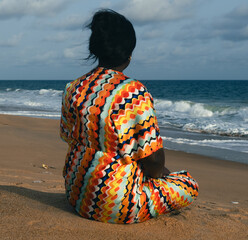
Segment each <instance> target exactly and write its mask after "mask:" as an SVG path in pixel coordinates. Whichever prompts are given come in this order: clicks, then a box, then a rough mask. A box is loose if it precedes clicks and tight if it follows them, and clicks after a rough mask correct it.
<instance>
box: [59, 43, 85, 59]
mask: <svg viewBox="0 0 248 240" xmlns="http://www.w3.org/2000/svg"><path fill="white" fill-rule="evenodd" d="M82 48H83V47H82V46H76V47H72V48H66V49H65V50H64V52H63V55H64V57H65V58H68V59H81V58H82V56H83V55H82Z"/></svg>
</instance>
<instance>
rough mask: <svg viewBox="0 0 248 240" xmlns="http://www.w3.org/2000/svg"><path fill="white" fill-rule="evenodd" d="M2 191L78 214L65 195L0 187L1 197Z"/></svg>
mask: <svg viewBox="0 0 248 240" xmlns="http://www.w3.org/2000/svg"><path fill="white" fill-rule="evenodd" d="M2 191H6V192H9V193H14V194H18V195H20V196H23V197H25V198H29V199H32V200H35V201H38V202H40V203H43V204H46V205H48V206H52V207H55V208H57V209H60V210H63V211H66V212H69V213H72V214H76V212H75V211H74V210H73V208H72V207H71V206H70V205H69V203H68V201H67V199H66V196H65V194H64V193H49V192H40V191H36V190H32V189H28V188H24V187H17V186H9V185H1V186H0V196H1V192H2Z"/></svg>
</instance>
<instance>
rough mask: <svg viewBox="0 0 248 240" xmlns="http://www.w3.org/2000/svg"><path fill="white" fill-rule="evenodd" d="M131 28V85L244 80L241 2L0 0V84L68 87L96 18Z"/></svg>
mask: <svg viewBox="0 0 248 240" xmlns="http://www.w3.org/2000/svg"><path fill="white" fill-rule="evenodd" d="M101 8H110V9H113V10H115V11H117V12H119V13H121V14H123V15H124V16H125V17H127V18H128V19H129V20H130V21H131V22H132V23H133V25H134V28H135V31H136V37H137V45H136V48H135V50H134V52H133V56H132V61H131V64H130V66H129V67H128V68H127V69H126V70H125V71H124V73H125V74H126V75H128V76H129V77H132V78H135V79H138V80H154V79H161V80H248V1H247V0H235V1H234V0H207V1H206V0H110V1H105V0H102V1H100V0H0V80H43V79H44V80H74V79H76V78H78V77H80V76H81V75H83V74H85V73H87V72H89V71H90V70H91V69H92V68H93V67H95V66H96V64H92V63H90V62H86V61H84V60H83V59H84V58H85V57H87V55H88V46H87V43H88V39H89V36H90V31H89V30H85V29H84V28H83V26H84V24H85V23H86V22H89V21H90V19H91V18H92V16H93V14H94V12H95V11H97V10H99V9H101Z"/></svg>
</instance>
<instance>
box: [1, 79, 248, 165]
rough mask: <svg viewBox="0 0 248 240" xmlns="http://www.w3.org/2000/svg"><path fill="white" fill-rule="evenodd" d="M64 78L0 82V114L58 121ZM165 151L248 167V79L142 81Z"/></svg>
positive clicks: (64, 83)
mask: <svg viewBox="0 0 248 240" xmlns="http://www.w3.org/2000/svg"><path fill="white" fill-rule="evenodd" d="M68 82H69V81H62V80H57V81H54V80H40V81H38V80H33V81H30V80H18V81H14V80H10V81H8V80H2V81H0V114H10V115H20V116H28V117H39V118H52V119H59V118H60V108H61V96H62V92H63V90H64V88H65V85H66V83H68ZM141 82H142V83H144V85H145V86H146V87H147V89H148V90H149V92H150V93H151V94H152V96H153V98H154V103H155V108H156V112H157V118H158V123H159V127H160V131H161V136H162V138H163V139H164V146H165V148H167V149H172V150H178V151H184V152H190V153H196V154H200V155H206V156H211V157H216V158H219V159H224V160H231V161H236V162H242V163H246V164H248V81H238V80H233V81H189V80H187V81H167V80H166V81H162V80H146V81H141Z"/></svg>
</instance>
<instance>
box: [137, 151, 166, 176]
mask: <svg viewBox="0 0 248 240" xmlns="http://www.w3.org/2000/svg"><path fill="white" fill-rule="evenodd" d="M140 164H141V168H142V170H143V172H144V175H145V176H147V177H151V178H162V177H165V176H167V175H168V174H170V171H169V170H168V169H167V168H166V167H165V166H164V164H165V154H164V149H163V148H160V149H159V150H158V151H156V152H154V153H153V154H152V155H150V156H148V157H145V158H142V159H140Z"/></svg>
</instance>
